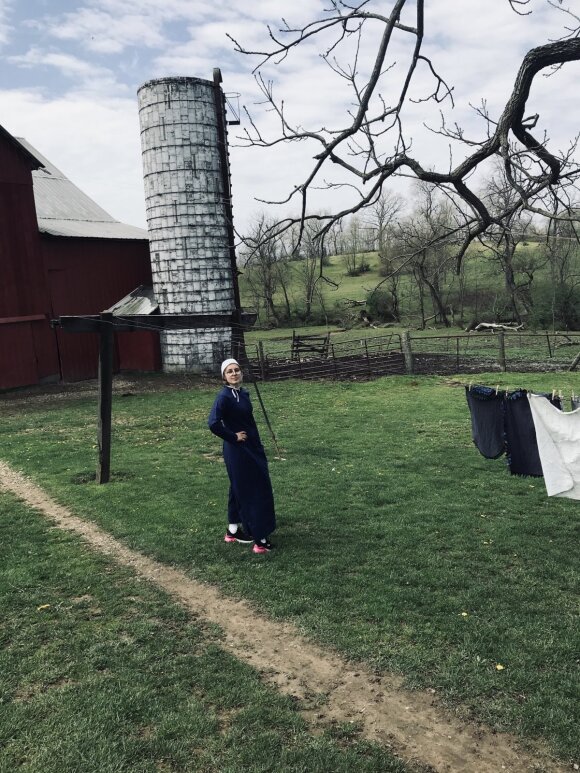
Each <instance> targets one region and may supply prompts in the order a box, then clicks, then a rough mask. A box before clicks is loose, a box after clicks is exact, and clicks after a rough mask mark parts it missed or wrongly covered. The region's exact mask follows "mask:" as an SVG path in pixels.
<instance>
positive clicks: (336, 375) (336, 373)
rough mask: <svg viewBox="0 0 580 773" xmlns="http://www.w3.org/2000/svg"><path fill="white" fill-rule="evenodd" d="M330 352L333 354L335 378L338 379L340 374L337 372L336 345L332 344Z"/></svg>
mask: <svg viewBox="0 0 580 773" xmlns="http://www.w3.org/2000/svg"><path fill="white" fill-rule="evenodd" d="M330 351H331V352H332V366H333V369H334V378H335V380H336V379H338V372H337V370H336V357H335V356H334V344H330Z"/></svg>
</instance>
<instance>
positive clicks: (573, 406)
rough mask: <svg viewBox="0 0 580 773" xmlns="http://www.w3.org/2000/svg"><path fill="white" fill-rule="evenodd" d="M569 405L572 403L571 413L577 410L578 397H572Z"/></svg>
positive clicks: (579, 405)
mask: <svg viewBox="0 0 580 773" xmlns="http://www.w3.org/2000/svg"><path fill="white" fill-rule="evenodd" d="M571 403H572V410H573V411H575V410H576V409H577V408H580V397H576V395H572V398H571Z"/></svg>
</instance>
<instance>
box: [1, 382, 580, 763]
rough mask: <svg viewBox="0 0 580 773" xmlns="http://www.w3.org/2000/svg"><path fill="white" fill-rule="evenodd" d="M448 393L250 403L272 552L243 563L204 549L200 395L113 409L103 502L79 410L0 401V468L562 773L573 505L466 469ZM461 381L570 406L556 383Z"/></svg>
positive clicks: (274, 393)
mask: <svg viewBox="0 0 580 773" xmlns="http://www.w3.org/2000/svg"><path fill="white" fill-rule="evenodd" d="M518 379H519V383H517V381H518ZM460 380H461V377H458V379H457V381H460ZM465 380H466V381H467V380H472V377H469V379H467V377H466V379H465ZM457 381H456V382H455V383H454V382H453V380H446V379H442V378H437V377H432V378H416V379H414V378H407V377H398V378H390V379H381V380H377V381H374V382H368V383H299V382H278V383H276V384H275V385H270V384H268V385H264V386H263V387H262V394H263V397H264V400H265V401H266V405H267V407H268V409H269V412H270V418H271V421H272V423H273V425H274V428H275V430H276V432H277V435H278V438H279V441H280V443H281V445H282V446H283V448H284V456H285V459H286V460H285V461H272V462H271V472H272V479H273V484H274V490H275V494H276V500H277V509H278V517H279V529H278V532H277V533H276V535H275V536H276V540H275V541H276V543H277V545H278V547H277V549H276V551H275V552H274V553H272V554H270V555H268V556H266V557H263V558H261V559H260V558H258V559H257V560H256V557H255V556H253V555H252V554H251V551H250V550H249V549H246V548H244V547H242V546H235V548H236V549H234V550H232V549H231V546H229V545H226V544H224V543H223V541H222V536H223V530H224V523H225V517H224V513H225V506H226V495H227V483H226V473H225V469H224V466H223V463H222V462H221V461H220V442H219V441H218V440H217V439H216V438H214V437H213V436H212V435H211V434H210V433H209V432H208V430H207V429H206V424H205V422H206V417H207V414H208V412H209V408H210V405H211V402H212V399H213V394H214V392H215V390H214V389H209V388H208V387H207V386H202V385H198V386H194V387H193V388H192V389H191V390H190V391H174V392H159V393H154V394H139V395H134V396H127V397H121V396H118V397H116V398H115V400H114V409H113V410H114V427H113V457H112V469H113V481H112V483H111V484H109V485H107V486H101V487H99V486H97V485H96V484H95V483H93V482H87V481H88V480H89V478H90V477H91V475H92V473H93V472H94V467H95V447H94V446H95V440H94V435H95V415H96V405H95V402H94V401H93V400H88V399H86V398H85V397H79V398H78V399H70V400H68V401H60V402H58V401H55V402H54V403H52V404H47V403H38V405H36V406H35V405H31V406H29V408H28V409H27V410H26V412H25V413H23V412H22V410H21V409H19V410H18V411H17V410H14V411H11V410H10V402H9V401H6V402H5V403H4V404H3V405H2V408H3V414H4V415H3V418H2V421H1V425H0V426H1V429H0V440H1V443H2V446H1V447H2V451H1V456H2V458H4V459H6V460H7V461H9V462H11V463H12V464H13V465H14V466H15V467H17V468H18V469H21V470H24V471H25V472H26V473H28V474H30V475H31V476H32V477H33V478H34V479H35V480H36V481H37V482H39V483H40V484H41V485H43V486H44V487H45V488H46V489H47V490H48V491H50V493H51V494H52V495H53V496H55V497H56V498H57V499H58V500H59V501H61V502H62V503H64V504H66V505H68V506H70V507H72V509H74V510H75V512H77V513H78V514H80V515H82V516H83V517H86V518H88V519H91V520H94V521H96V522H98V523H99V524H100V525H101V526H103V527H104V528H105V529H107V530H109V531H110V532H111V533H112V534H114V535H115V536H117V537H119V538H121V539H123V540H124V541H125V542H126V543H127V544H129V545H131V546H132V547H134V548H138V549H139V550H141V551H143V552H145V553H147V554H150V555H153V556H155V557H156V558H158V559H160V560H162V561H166V562H168V563H172V564H175V565H178V566H181V567H182V568H184V569H186V570H187V571H189V572H191V574H192V575H193V576H195V577H196V578H199V579H202V580H207V581H209V582H213V583H216V584H218V585H219V586H220V587H221V588H222V589H223V591H224V592H225V593H226V594H230V595H232V596H234V597H235V596H242V597H245V598H247V599H249V600H251V601H252V602H253V603H255V604H256V606H257V607H258V608H259V609H260V610H261V611H262V612H263V613H266V614H269V615H271V616H273V617H276V618H280V619H287V620H291V621H292V622H293V623H295V624H296V625H297V626H298V627H299V628H300V629H301V630H302V631H303V632H304V633H305V634H306V635H308V636H310V637H311V638H313V639H314V640H316V641H318V642H320V643H321V644H323V645H325V646H326V647H328V648H331V649H335V650H337V651H339V652H341V653H342V654H344V655H346V656H347V657H350V658H353V659H355V660H358V661H363V662H364V663H366V664H367V665H368V666H369V667H370V668H373V669H377V670H379V671H382V670H388V671H394V672H398V673H401V674H403V675H404V677H405V679H406V682H407V684H408V685H409V686H411V687H417V688H419V687H421V688H425V687H429V688H432V689H434V690H435V691H436V694H437V695H438V696H439V698H440V699H441V700H443V701H445V702H447V703H448V704H449V705H451V706H453V707H454V709H455V711H456V712H458V713H459V714H460V715H461V716H464V717H467V718H474V719H477V720H482V721H484V722H486V723H488V724H489V725H491V726H492V727H495V728H497V729H498V730H509V731H512V732H514V733H516V734H519V735H521V736H523V737H526V736H527V737H531V738H544V739H546V741H547V742H548V743H549V745H550V747H551V748H552V750H553V751H554V752H555V753H556V754H558V755H560V756H561V757H562V758H563V759H564V760H575V761H577V762H578V761H580V748H579V739H578V732H577V729H578V726H579V722H580V701H579V700H578V696H579V695H580V680H579V662H578V653H579V651H580V635H579V631H580V626H579V605H578V598H579V594H578V590H579V577H580V574H579V569H578V556H577V545H578V537H579V536H580V511H579V507H580V505H579V503H578V502H575V501H571V500H565V499H548V498H547V496H546V494H545V489H544V484H543V481H542V479H532V478H519V477H512V476H510V474H509V472H508V470H507V468H506V465H505V461H504V460H503V459H500V460H496V461H489V460H486V459H484V458H483V457H481V456H480V455H479V453H478V452H477V450H476V449H475V447H474V446H473V444H472V442H471V437H470V425H469V414H468V410H467V406H466V401H465V395H464V392H463V389H462V387H461V386H458V385H457ZM478 381H480V383H492V384H494V385H495V384H496V383H498V382H499V383H500V384H505V385H509V386H510V387H512V388H513V387H515V386H523V387H527V388H530V389H538V390H544V389H552V388H553V387H554V386H556V387H558V388H560V389H562V390H564V393H565V394H568V395H569V393H570V392H571V391H575V392H578V391H580V379H579V377H578V375H577V374H569V373H565V374H557V375H554V374H549V375H548V374H543V375H542V374H533V375H531V374H521V375H520V376H518V374H513V373H510V374H497V373H494V374H489V375H488V376H487V378H486V376H485V375H481V376H479V377H478ZM254 402H255V403H256V401H255V400H254ZM256 411H258V408H257V406H256ZM258 420H260V417H259V416H258ZM261 425H262V426H263V422H261ZM262 434H263V439H264V441H265V442H266V445H268V439H267V435H266V431H265V429H263V430H262ZM271 458H272V454H271ZM264 559H265V560H264ZM32 584H34V583H32ZM498 666H503V668H501V669H499V668H498ZM224 769H225V768H224ZM329 769H332V770H334V769H335V768H332V767H331V768H329ZM336 769H338V768H336Z"/></svg>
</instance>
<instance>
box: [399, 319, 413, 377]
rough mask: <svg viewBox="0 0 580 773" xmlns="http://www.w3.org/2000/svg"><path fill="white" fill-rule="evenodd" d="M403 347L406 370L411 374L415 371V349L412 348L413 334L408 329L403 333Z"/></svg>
mask: <svg viewBox="0 0 580 773" xmlns="http://www.w3.org/2000/svg"><path fill="white" fill-rule="evenodd" d="M401 349H402V350H403V357H404V358H405V370H406V371H407V373H408V374H409V375H410V376H411V375H413V372H414V364H413V351H412V349H411V334H410V333H409V331H408V330H405V331H403V333H402V334H401Z"/></svg>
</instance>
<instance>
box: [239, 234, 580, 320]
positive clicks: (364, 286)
mask: <svg viewBox="0 0 580 773" xmlns="http://www.w3.org/2000/svg"><path fill="white" fill-rule="evenodd" d="M541 250H542V248H541V245H539V244H533V243H526V242H524V243H522V244H521V245H520V246H519V247H518V250H517V251H516V256H515V258H514V267H515V269H516V272H515V281H516V284H525V283H527V282H529V281H530V275H531V276H532V280H531V285H530V289H531V294H532V301H533V303H534V309H535V310H537V313H536V312H535V311H534V313H533V314H532V315H531V316H530V315H529V316H528V318H527V327H528V328H536V327H539V328H546V327H549V326H550V325H549V324H548V323H549V322H550V321H551V320H552V317H553V316H554V315H553V314H552V313H551V310H550V306H552V307H554V306H558V303H560V304H562V303H564V301H562V300H560V301H558V300H557V299H556V298H555V297H554V287H555V285H554V280H553V277H552V274H553V271H552V269H551V267H550V265H549V264H548V262H547V261H545V260H544V259H543V258H542V251H541ZM536 253H537V254H536ZM361 259H362V260H364V262H365V263H367V264H368V265H369V266H370V270H369V271H367V272H366V273H364V274H361V275H360V276H348V275H347V271H346V265H345V259H344V256H341V255H335V256H332V257H330V258H328V259H327V262H328V265H326V266H324V269H323V277H324V278H320V279H318V281H317V283H316V292H315V297H314V299H313V305H312V313H311V316H310V319H307V318H306V317H305V298H304V297H305V291H304V287H303V281H302V279H301V274H302V270H303V264H302V262H301V261H291V262H289V263H288V269H287V274H288V276H287V289H286V291H287V295H288V299H289V303H290V308H291V315H292V318H291V320H290V324H289V326H290V327H296V326H298V325H301V324H309V323H312V324H324V325H327V326H330V327H331V328H332V326H339V327H341V326H342V327H344V326H351V325H352V323H353V322H354V321H355V320H356V315H357V313H358V311H359V310H360V308H361V306H358V305H357V304H358V303H361V304H362V303H366V301H367V299H368V295H369V293H370V292H371V291H372V290H374V289H375V288H376V287H377V285H379V283H380V282H382V280H383V279H384V277H382V276H381V275H380V271H379V269H380V262H379V258H378V256H377V253H375V252H371V253H365V254H364V255H363V256H361ZM576 263H577V264H578V266H577V268H578V271H580V258H579V257H578V256H575V257H574V258H573V259H572V260H571V264H570V269H569V270H571V268H572V267H573V265H575V264H576ZM251 272H252V269H251V268H247V269H246V270H245V271H244V273H243V274H242V276H241V279H240V289H241V294H242V302H243V304H244V305H245V306H246V307H256V305H258V307H259V311H260V318H259V322H260V323H261V325H263V326H268V325H271V324H274V323H275V321H274V320H273V319H272V316H271V315H267V314H266V313H265V310H264V308H263V305H264V304H263V302H261V301H258V303H256V297H255V295H254V294H253V293H252V290H251V286H250V282H249V281H248V280H249V278H250V276H251ZM325 279H327V280H328V281H325ZM461 282H462V283H463V288H464V291H463V296H461V294H460V289H461ZM439 284H440V294H441V298H442V300H443V303H444V305H445V308H446V311H447V313H448V315H449V318H450V321H451V322H452V323H455V324H457V325H458V326H460V327H461V326H465V325H466V324H467V323H468V322H469V321H471V320H472V319H474V318H477V319H478V320H481V319H485V320H487V321H491V320H493V319H495V318H496V317H498V316H502V314H507V315H508V318H509V314H510V311H509V309H508V310H507V311H506V304H507V300H506V298H507V296H506V289H505V277H504V273H503V271H502V267H501V265H500V263H499V262H498V261H497V260H495V259H493V258H492V255H491V252H490V251H489V250H486V249H485V248H484V247H481V246H479V247H473V248H472V249H471V251H470V252H469V253H468V255H467V256H466V258H465V259H464V261H463V267H462V277H461V279H460V277H459V275H458V274H457V273H456V265H455V262H454V261H453V260H452V259H450V260H449V261H448V263H447V265H446V266H445V270H444V271H442V272H441V273H440V275H439ZM388 288H389V282H384V284H383V285H381V291H384V292H387V291H388ZM576 292H577V291H575V290H574V289H573V288H570V298H569V299H568V300H567V301H566V303H568V305H570V304H572V305H574V304H576V301H578V304H580V297H578V298H576V294H575V293H576ZM398 296H399V310H400V316H401V323H402V324H403V326H404V327H416V326H419V324H420V322H421V314H420V298H419V290H418V286H417V282H416V280H415V278H414V277H413V275H412V273H410V272H403V273H402V274H401V276H400V278H399V282H398ZM461 297H462V298H463V303H462V302H461ZM353 301H354V302H355V304H353V303H352V302H353ZM423 302H424V316H425V317H430V316H431V315H432V314H433V313H434V309H433V305H432V301H431V298H430V297H429V292H428V290H427V288H425V289H424V301H423ZM274 304H275V307H276V312H277V314H278V316H279V320H278V324H282V325H284V324H285V320H284V317H285V313H286V312H285V301H284V296H283V293H282V289H281V287H278V288H277V291H276V292H275V294H274ZM578 304H576V305H578ZM451 307H452V308H453V312H451V310H450V309H451ZM375 314H376V312H375ZM572 316H575V315H574V314H572ZM286 322H287V320H286ZM429 324H430V325H434V324H436V322H435V321H433V320H430V322H429ZM554 325H555V326H556V327H560V328H562V327H570V328H572V327H573V326H572V325H569V324H568V325H564V324H562V321H561V320H556V319H554Z"/></svg>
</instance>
